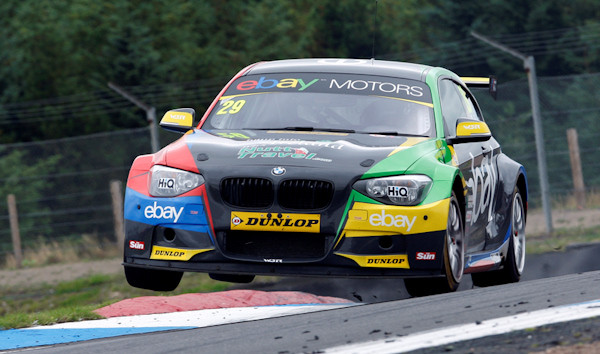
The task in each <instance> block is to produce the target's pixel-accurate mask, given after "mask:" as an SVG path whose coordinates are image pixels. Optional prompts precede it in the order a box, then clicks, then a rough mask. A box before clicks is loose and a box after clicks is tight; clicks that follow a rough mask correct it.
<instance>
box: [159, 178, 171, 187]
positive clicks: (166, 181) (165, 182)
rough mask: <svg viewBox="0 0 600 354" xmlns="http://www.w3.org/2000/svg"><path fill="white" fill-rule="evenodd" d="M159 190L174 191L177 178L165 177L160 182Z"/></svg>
mask: <svg viewBox="0 0 600 354" xmlns="http://www.w3.org/2000/svg"><path fill="white" fill-rule="evenodd" d="M157 187H158V188H159V189H173V187H175V178H168V177H163V178H160V179H159V180H158V186H157Z"/></svg>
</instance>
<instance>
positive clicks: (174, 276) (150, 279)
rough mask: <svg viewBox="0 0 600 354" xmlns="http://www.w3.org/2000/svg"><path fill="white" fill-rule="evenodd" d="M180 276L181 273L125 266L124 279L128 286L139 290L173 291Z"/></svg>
mask: <svg viewBox="0 0 600 354" xmlns="http://www.w3.org/2000/svg"><path fill="white" fill-rule="evenodd" d="M182 276H183V272H174V271H171V270H159V269H145V268H137V267H128V266H125V278H126V279H127V282H128V283H129V285H131V286H134V287H136V288H141V289H148V290H154V291H173V290H175V289H176V288H177V286H178V285H179V282H180V281H181V277H182Z"/></svg>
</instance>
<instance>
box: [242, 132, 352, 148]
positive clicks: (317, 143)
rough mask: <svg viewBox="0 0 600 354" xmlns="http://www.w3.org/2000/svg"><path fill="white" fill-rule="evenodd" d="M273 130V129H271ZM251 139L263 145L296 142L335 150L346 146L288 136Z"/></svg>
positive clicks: (328, 141)
mask: <svg viewBox="0 0 600 354" xmlns="http://www.w3.org/2000/svg"><path fill="white" fill-rule="evenodd" d="M270 132H272V131H270ZM309 133H311V134H312V133H319V132H309ZM249 141H252V142H258V143H260V144H262V145H281V144H284V143H288V144H294V145H302V146H316V147H325V148H330V149H334V150H341V149H342V148H343V147H344V144H343V143H340V142H333V141H330V140H317V141H310V140H300V139H289V138H288V139H286V138H277V139H260V138H259V139H250V140H249Z"/></svg>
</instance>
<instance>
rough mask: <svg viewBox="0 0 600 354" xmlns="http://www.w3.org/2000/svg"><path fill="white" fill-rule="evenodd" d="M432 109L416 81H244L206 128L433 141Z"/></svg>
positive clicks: (302, 77)
mask: <svg viewBox="0 0 600 354" xmlns="http://www.w3.org/2000/svg"><path fill="white" fill-rule="evenodd" d="M323 77H325V78H323ZM432 107H433V105H432V103H431V94H430V92H429V89H428V87H427V86H426V85H425V84H424V83H422V82H418V81H413V80H406V79H395V78H389V77H373V76H364V75H324V74H315V73H311V74H307V73H302V74H300V73H297V74H285V75H282V74H278V75H274V74H271V75H264V76H259V75H255V76H243V77H241V78H239V79H237V80H236V81H235V82H234V83H232V85H230V87H229V88H228V90H227V92H225V94H224V95H223V96H222V97H221V98H220V100H219V103H218V105H217V106H216V107H215V108H214V109H213V110H212V112H211V114H210V116H209V117H208V120H207V121H206V122H205V123H204V125H203V126H202V128H203V129H208V130H214V129H219V130H220V129H223V130H237V129H267V130H309V131H310V130H315V131H343V132H356V133H368V134H385V135H408V136H426V137H429V136H432V135H433V134H434V131H435V129H434V123H433V109H432Z"/></svg>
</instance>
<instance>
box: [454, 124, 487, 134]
mask: <svg viewBox="0 0 600 354" xmlns="http://www.w3.org/2000/svg"><path fill="white" fill-rule="evenodd" d="M488 133H490V128H489V127H488V126H487V124H485V123H484V122H461V123H459V124H458V126H457V127H456V135H457V136H465V135H466V136H469V135H472V134H488Z"/></svg>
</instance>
